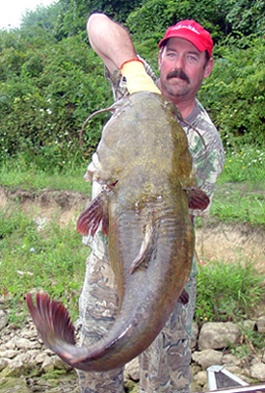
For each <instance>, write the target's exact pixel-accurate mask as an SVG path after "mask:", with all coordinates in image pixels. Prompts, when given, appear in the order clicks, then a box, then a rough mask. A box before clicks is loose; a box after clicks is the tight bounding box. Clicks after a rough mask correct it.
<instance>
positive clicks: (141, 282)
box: [27, 92, 209, 371]
mask: <svg viewBox="0 0 265 393" xmlns="http://www.w3.org/2000/svg"><path fill="white" fill-rule="evenodd" d="M175 114H176V108H175V106H174V105H173V104H172V103H169V102H168V101H166V100H165V98H163V97H162V96H160V95H158V94H155V93H149V92H143V93H135V94H133V95H131V96H130V97H128V98H126V99H123V100H121V101H119V102H118V103H117V104H115V112H114V114H113V116H112V117H111V118H110V120H109V121H108V123H107V124H106V125H105V127H104V129H103V132H102V138H101V141H100V143H99V145H98V148H97V152H96V153H95V154H96V156H95V159H94V161H95V163H96V164H95V166H94V169H93V170H88V174H87V175H88V177H89V178H90V179H91V180H95V181H97V182H99V183H100V184H101V185H102V186H103V191H102V192H101V193H100V194H99V195H98V196H97V197H96V198H95V199H93V200H92V201H91V203H90V204H89V206H88V208H87V209H86V210H85V211H84V212H83V213H82V214H81V215H80V217H79V219H78V223H77V230H78V232H79V233H80V234H83V235H87V234H91V235H92V236H93V235H94V234H95V232H96V231H97V229H98V227H99V225H100V224H102V227H101V228H102V232H103V233H104V234H106V235H108V253H109V259H110V263H111V266H112V269H113V271H114V274H115V280H116V283H117V289H118V295H119V311H118V315H117V318H116V320H115V322H114V324H113V326H112V328H111V329H110V331H109V332H108V334H107V335H106V337H105V338H103V339H102V340H100V341H99V342H97V343H96V344H93V345H91V346H89V347H78V346H76V345H75V337H74V327H73V325H72V323H71V321H70V317H69V315H68V313H67V311H66V310H65V308H64V307H63V306H62V305H61V304H60V303H58V302H55V301H52V300H50V298H49V297H48V295H47V294H37V295H36V304H34V302H33V299H32V296H31V295H30V294H28V295H27V304H28V308H29V311H30V313H31V316H32V318H33V321H34V323H35V325H36V327H37V329H38V331H39V333H40V335H41V338H42V340H43V342H44V343H45V344H46V345H47V346H48V347H49V348H50V349H52V350H53V351H54V352H56V353H57V354H58V355H59V356H60V357H61V358H62V359H63V360H64V361H65V362H66V363H68V364H70V365H71V366H72V367H74V368H78V369H82V370H86V371H105V370H110V369H114V368H117V367H120V366H122V365H124V364H125V363H127V362H129V361H130V360H131V359H133V358H134V357H136V356H137V355H139V354H140V353H141V352H142V351H144V350H145V349H146V348H147V347H148V346H149V345H150V344H151V343H152V341H153V340H154V339H155V337H156V336H157V335H158V334H159V332H160V331H161V329H162V328H163V326H164V324H165V323H166V321H167V319H168V318H169V316H170V314H171V312H172V311H173V309H174V307H175V305H176V303H177V301H183V302H185V301H187V296H188V295H187V294H186V293H185V290H184V286H185V284H186V282H187V280H188V278H189V275H190V271H191V264H192V258H193V253H194V229H193V225H192V222H191V219H190V215H189V208H192V209H202V210H203V209H204V208H206V207H207V205H208V203H209V199H208V197H207V196H206V194H204V193H203V192H202V191H200V190H199V189H196V185H195V182H194V176H193V171H192V158H191V156H190V153H189V150H188V143H187V138H186V135H185V132H184V131H183V129H182V128H181V126H180V125H179V124H178V123H177V121H176V118H175ZM89 168H91V166H89Z"/></svg>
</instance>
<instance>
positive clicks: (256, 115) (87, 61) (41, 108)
mask: <svg viewBox="0 0 265 393" xmlns="http://www.w3.org/2000/svg"><path fill="white" fill-rule="evenodd" d="M94 11H100V12H106V13H108V14H109V15H110V16H112V17H114V18H115V19H116V20H119V21H125V19H126V24H127V27H128V28H129V29H130V31H131V32H132V33H133V34H134V35H133V36H134V42H135V46H136V48H137V51H138V53H139V54H140V55H142V56H143V57H144V58H145V59H146V60H147V61H149V62H150V64H151V65H152V67H154V69H155V70H156V71H157V42H158V41H159V40H160V39H161V37H162V36H163V34H164V31H165V30H166V28H167V27H168V26H169V25H171V24H173V23H175V22H177V21H178V20H180V19H183V18H194V19H196V20H198V21H199V22H201V23H202V24H203V25H204V26H205V27H206V28H207V29H208V30H210V31H211V33H212V36H213V38H214V41H215V42H216V43H217V45H216V47H215V58H216V62H215V67H214V71H213V74H212V76H211V77H210V78H208V79H207V80H206V81H205V84H204V85H203V87H202V89H201V91H200V96H199V98H200V99H201V101H202V102H203V104H204V105H205V106H206V108H207V109H208V110H209V112H210V115H211V117H212V118H213V120H214V122H215V123H216V125H217V127H218V129H219V130H220V133H221V136H222V138H223V141H224V142H225V147H226V148H227V149H228V148H231V147H233V148H234V149H235V148H236V147H237V146H241V145H242V144H245V143H248V144H252V143H255V144H259V145H260V146H261V147H262V146H264V138H265V137H264V135H265V132H264V127H265V126H264V124H265V121H264V110H263V107H264V86H265V83H264V82H265V81H264V75H265V74H264V72H265V71H264V53H265V51H264V40H263V37H262V34H264V20H265V17H264V15H265V13H264V2H263V1H261V0H255V1H243V0H226V1H225V2H224V1H221V0H211V1H206V0H200V1H195V0H192V1H186V0H170V1H168V0H167V1H166V0H143V1H137V0H135V1H131V2H130V3H128V2H125V3H124V2H121V1H112V2H109V1H96V2H94V1H93V2H92V1H91V2H90V1H89V2H87V1H84V0H60V1H58V2H57V3H55V4H52V5H51V6H49V7H46V8H45V7H38V8H37V9H36V10H35V11H30V12H27V13H26V14H25V15H24V18H23V22H22V26H21V28H20V29H16V30H11V31H5V30H3V31H0V53H1V56H0V162H4V161H6V160H8V159H9V158H10V157H13V156H14V155H17V154H19V155H20V157H21V156H22V155H23V156H24V160H25V161H26V162H27V164H28V165H30V164H31V163H32V162H35V163H36V164H37V165H38V166H39V168H40V169H41V170H44V169H48V170H51V171H52V169H53V168H54V167H55V166H58V167H59V168H62V167H63V166H64V163H65V162H70V161H73V159H72V157H74V161H75V162H78V159H79V163H80V164H81V163H82V162H84V160H88V159H89V157H90V156H91V153H92V152H93V151H94V150H95V147H96V145H97V143H98V140H99V138H100V135H101V131H102V126H103V124H104V123H105V122H106V120H107V118H108V115H107V114H101V115H98V116H96V117H94V118H93V119H91V121H90V122H89V124H88V125H87V127H86V129H85V133H84V137H83V147H82V148H81V147H80V145H79V141H78V138H79V132H80V129H81V126H82V124H83V122H84V120H85V119H86V118H87V116H88V115H89V114H91V113H92V112H94V111H95V110H97V109H100V108H104V107H107V106H108V105H109V104H110V102H111V101H112V94H111V89H110V86H109V84H108V82H107V81H106V80H105V78H104V75H103V65H102V61H101V60H100V59H99V58H98V56H97V55H96V54H95V53H94V52H93V51H92V49H91V48H90V47H89V46H88V42H87V37H86V31H85V25H86V19H87V17H88V15H89V14H90V13H91V12H94Z"/></svg>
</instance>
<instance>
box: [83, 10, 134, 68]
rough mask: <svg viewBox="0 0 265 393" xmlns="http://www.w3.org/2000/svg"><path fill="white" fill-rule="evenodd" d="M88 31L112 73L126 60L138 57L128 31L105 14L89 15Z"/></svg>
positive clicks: (96, 50) (98, 52) (94, 46)
mask: <svg viewBox="0 0 265 393" xmlns="http://www.w3.org/2000/svg"><path fill="white" fill-rule="evenodd" d="M87 33H88V37H89V41H90V44H91V46H92V48H93V49H94V51H95V52H96V53H97V54H98V55H99V56H100V57H101V59H102V60H103V61H104V63H105V64H106V66H107V67H108V69H109V71H110V72H111V73H112V72H113V71H114V70H116V69H119V68H120V66H121V65H122V64H123V63H124V62H125V61H127V60H129V59H133V58H136V57H137V55H136V52H135V49H134V46H133V43H132V40H131V37H130V35H129V33H128V31H127V30H126V29H125V28H124V27H123V26H121V25H119V24H118V23H116V22H114V21H112V20H111V19H110V18H108V17H107V16H106V15H104V14H98V13H95V14H92V15H91V16H90V17H89V19H88V22H87Z"/></svg>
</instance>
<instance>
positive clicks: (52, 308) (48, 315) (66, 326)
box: [26, 293, 75, 349]
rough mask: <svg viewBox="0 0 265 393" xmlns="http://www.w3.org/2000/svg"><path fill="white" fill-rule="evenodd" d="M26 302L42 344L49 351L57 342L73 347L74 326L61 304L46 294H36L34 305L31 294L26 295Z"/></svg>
mask: <svg viewBox="0 0 265 393" xmlns="http://www.w3.org/2000/svg"><path fill="white" fill-rule="evenodd" d="M26 302H27V306H28V310H29V312H30V315H31V317H32V319H33V322H34V324H35V325H36V328H37V330H38V331H39V333H40V335H41V338H42V340H43V342H44V344H46V345H47V346H48V347H49V348H51V349H53V348H54V346H56V345H57V344H58V342H59V341H64V342H66V343H67V344H70V345H75V337H74V326H73V324H72V322H71V319H70V316H69V314H68V312H67V310H66V309H65V308H64V306H63V305H62V304H61V303H59V302H56V301H54V300H51V299H50V298H49V296H48V295H47V294H46V293H37V295H36V305H34V303H33V300H32V296H31V294H30V293H28V294H27V297H26Z"/></svg>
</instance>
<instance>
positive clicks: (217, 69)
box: [199, 38, 265, 148]
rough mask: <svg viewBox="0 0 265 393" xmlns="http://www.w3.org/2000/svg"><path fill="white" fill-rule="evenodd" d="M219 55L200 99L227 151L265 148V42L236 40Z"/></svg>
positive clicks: (220, 50)
mask: <svg viewBox="0 0 265 393" xmlns="http://www.w3.org/2000/svg"><path fill="white" fill-rule="evenodd" d="M240 46H241V47H240ZM244 46H245V47H246V48H244ZM217 56H218V58H217V59H216V62H215V66H214V69H213V72H212V75H211V76H210V77H209V78H208V79H207V81H206V83H205V84H204V85H203V86H202V88H201V91H200V94H199V98H200V99H201V100H202V102H203V103H204V105H205V106H206V107H207V109H208V110H209V113H210V116H211V117H212V119H213V120H214V123H215V124H216V126H217V127H218V129H219V131H220V133H221V136H222V139H223V141H224V143H225V147H226V148H229V147H234V148H235V147H236V146H238V145H239V146H241V145H243V144H259V145H260V146H262V145H264V142H265V114H264V102H265V69H264V62H265V51H264V39H263V38H257V39H254V40H253V41H249V40H246V39H245V38H242V39H241V40H238V41H237V42H236V41H235V40H232V41H230V44H229V45H226V46H222V47H218V48H217Z"/></svg>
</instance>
